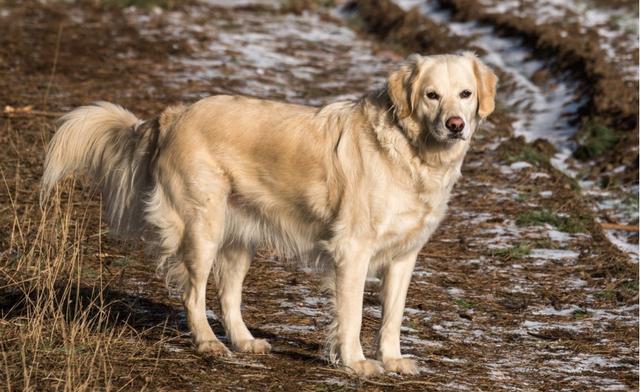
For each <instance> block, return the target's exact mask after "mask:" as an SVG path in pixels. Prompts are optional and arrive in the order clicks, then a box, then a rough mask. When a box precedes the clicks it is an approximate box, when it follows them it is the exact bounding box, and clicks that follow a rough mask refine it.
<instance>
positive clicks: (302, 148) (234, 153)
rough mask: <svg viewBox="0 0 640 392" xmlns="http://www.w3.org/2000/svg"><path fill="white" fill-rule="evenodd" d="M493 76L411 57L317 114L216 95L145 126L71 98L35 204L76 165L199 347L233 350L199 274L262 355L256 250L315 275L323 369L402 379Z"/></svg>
mask: <svg viewBox="0 0 640 392" xmlns="http://www.w3.org/2000/svg"><path fill="white" fill-rule="evenodd" d="M496 82H497V78H496V76H495V74H494V73H493V72H492V71H491V70H490V69H489V68H488V67H487V66H486V65H484V64H483V63H482V62H481V61H480V60H479V59H478V58H476V56H475V55H473V54H471V53H463V54H462V55H437V56H420V55H411V56H410V57H409V58H408V59H407V60H406V62H405V63H404V64H402V65H401V66H399V67H398V68H397V69H395V70H394V71H393V72H391V74H390V76H389V78H388V81H387V83H386V85H385V86H384V87H383V88H381V89H380V90H378V91H375V92H373V93H370V94H368V95H365V96H363V97H362V98H360V99H357V100H353V101H345V102H337V103H333V104H330V105H327V106H325V107H322V108H311V107H306V106H299V105H292V104H286V103H279V102H272V101H267V100H261V99H254V98H246V97H240V96H223V95H221V96H213V97H209V98H205V99H202V100H200V101H198V102H196V103H194V104H193V105H191V106H177V107H171V108H168V109H167V110H165V111H164V112H163V113H162V114H161V115H160V116H159V117H157V118H155V119H153V120H150V121H146V122H143V121H141V120H139V119H137V118H136V117H135V116H134V115H133V114H131V113H130V112H128V111H126V110H125V109H123V108H121V107H119V106H116V105H113V104H110V103H104V102H103V103H97V104H94V105H91V106H84V107H80V108H77V109H75V110H73V111H71V112H70V113H68V114H67V115H65V116H64V117H62V119H61V126H60V127H59V129H58V131H57V132H56V134H55V136H54V137H53V139H52V140H51V143H50V145H49V148H48V153H47V157H46V161H45V164H44V175H43V179H42V185H43V189H42V197H43V199H46V197H47V195H48V194H49V193H50V191H51V190H52V188H53V187H54V186H55V184H56V183H57V182H58V181H60V180H61V179H62V178H63V177H64V176H65V175H67V174H69V173H71V172H74V171H78V170H84V171H85V172H87V173H88V174H89V175H91V176H92V178H94V179H95V180H96V181H95V182H96V183H98V184H100V186H101V189H102V194H103V200H104V201H105V204H106V208H107V212H108V216H109V220H110V224H111V225H112V227H113V228H114V231H116V232H119V233H139V232H141V231H143V230H144V231H145V232H153V233H155V235H156V238H157V241H158V243H159V249H161V251H160V263H159V269H160V270H161V271H164V272H165V273H166V277H167V280H168V281H169V282H173V283H175V284H176V285H177V286H178V287H179V288H180V289H181V290H182V299H183V302H184V306H185V308H186V313H187V319H188V324H189V328H190V330H191V333H192V337H193V341H194V344H195V346H196V348H197V350H198V351H199V352H208V353H212V354H214V355H227V354H229V350H228V349H227V347H225V346H224V345H223V344H222V343H221V342H220V341H219V340H218V339H217V338H216V336H215V335H214V333H213V331H212V329H211V327H210V325H209V323H208V322H207V317H206V315H205V310H206V305H205V292H206V287H207V280H208V277H209V274H210V273H211V272H213V279H214V281H215V287H216V289H217V293H218V298H219V301H220V309H221V313H222V318H221V319H222V322H223V324H224V327H225V330H226V332H227V336H228V338H229V340H230V342H231V346H232V348H233V349H234V350H237V351H241V352H250V353H267V352H269V350H270V345H269V343H267V341H265V340H263V339H255V338H254V337H253V336H252V334H251V332H250V331H249V329H247V327H246V325H245V323H244V321H243V320H242V315H241V313H240V303H241V293H242V284H243V280H244V278H245V275H246V274H247V270H248V268H249V264H250V262H251V259H252V256H253V254H254V250H255V247H256V246H257V245H260V244H266V245H268V246H272V247H274V248H276V249H277V250H278V251H280V252H283V253H286V254H292V255H295V256H296V257H297V258H298V259H300V260H311V261H314V262H315V263H317V265H318V266H320V269H321V270H323V271H324V272H325V275H326V277H327V281H328V282H329V286H328V287H329V288H330V290H331V291H330V292H331V300H332V302H331V303H332V305H333V306H332V312H333V316H334V322H333V323H332V325H331V327H330V331H329V336H328V345H327V347H328V352H329V358H330V360H331V361H332V362H334V363H341V364H342V365H343V366H345V367H348V368H349V369H351V370H352V371H354V372H355V373H357V374H358V375H361V376H369V375H373V374H377V373H380V372H383V371H385V370H386V371H390V372H399V373H403V374H414V373H416V372H417V366H416V363H415V361H413V360H411V359H409V358H403V357H402V354H401V352H400V325H401V323H402V316H403V311H404V304H405V298H406V294H407V289H408V286H409V282H410V279H411V275H412V271H413V268H414V264H415V261H416V257H417V254H418V252H419V251H420V249H421V248H422V247H423V246H424V245H425V243H426V242H427V240H428V239H429V237H430V236H431V234H432V233H433V231H434V230H435V229H436V227H437V226H438V224H439V223H440V221H441V220H442V219H443V217H444V215H445V210H446V207H447V203H448V200H449V196H450V193H451V188H452V187H453V185H454V183H455V182H456V180H457V179H458V177H459V176H460V167H461V165H462V161H463V159H464V156H465V153H466V151H467V149H468V148H469V142H470V140H471V136H472V135H473V133H474V131H475V130H476V128H477V126H478V124H479V122H480V121H481V120H483V119H484V118H486V117H487V116H488V115H489V114H490V113H491V112H492V111H493V109H494V98H495V94H496ZM367 273H375V274H378V276H380V277H381V278H382V283H381V302H382V325H381V327H380V331H379V335H378V343H377V360H372V359H366V358H365V356H364V353H363V350H362V346H361V344H360V327H361V323H362V301H363V291H364V287H365V280H366V277H367ZM264 279H268V277H264Z"/></svg>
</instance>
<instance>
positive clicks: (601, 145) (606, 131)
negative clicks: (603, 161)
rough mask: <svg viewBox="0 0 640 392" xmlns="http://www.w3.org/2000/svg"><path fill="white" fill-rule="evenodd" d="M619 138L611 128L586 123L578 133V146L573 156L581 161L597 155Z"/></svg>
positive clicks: (608, 148)
mask: <svg viewBox="0 0 640 392" xmlns="http://www.w3.org/2000/svg"><path fill="white" fill-rule="evenodd" d="M619 140H620V138H619V137H618V136H617V135H616V133H615V131H614V130H612V129H611V128H608V127H605V126H604V125H600V124H588V125H586V126H585V127H584V128H583V129H582V130H581V131H580V133H579V135H578V143H579V144H580V146H579V147H578V148H577V149H576V151H575V152H574V153H573V156H574V157H575V158H576V159H580V160H583V161H584V160H587V159H591V158H595V157H598V156H600V155H602V154H604V153H605V152H606V151H608V150H610V149H611V148H612V147H613V146H615V145H616V144H617V143H618V141H619Z"/></svg>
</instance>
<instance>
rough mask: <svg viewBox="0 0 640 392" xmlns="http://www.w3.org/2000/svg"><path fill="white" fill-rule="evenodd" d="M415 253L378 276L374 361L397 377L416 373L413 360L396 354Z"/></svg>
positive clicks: (395, 261) (399, 260)
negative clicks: (379, 307)
mask: <svg viewBox="0 0 640 392" xmlns="http://www.w3.org/2000/svg"><path fill="white" fill-rule="evenodd" d="M417 256H418V251H416V252H411V253H408V254H406V255H404V256H402V257H398V258H396V259H394V260H392V261H391V262H389V264H387V265H386V267H385V269H384V271H383V277H382V291H381V292H380V299H381V301H382V326H381V327H380V332H379V334H378V353H377V358H378V360H380V361H382V363H383V364H384V369H385V370H387V371H391V372H398V373H401V374H417V373H418V368H417V366H416V363H415V361H414V360H412V359H409V358H402V354H401V353H400V326H401V325H402V315H403V313H404V304H405V299H406V297H407V290H408V289H409V283H410V282H411V275H412V273H413V267H414V266H415V263H416V257H417Z"/></svg>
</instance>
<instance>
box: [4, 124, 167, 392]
mask: <svg viewBox="0 0 640 392" xmlns="http://www.w3.org/2000/svg"><path fill="white" fill-rule="evenodd" d="M8 128H10V126H7V129H5V130H7V131H9V132H13V129H8ZM19 167H20V164H19V163H18V165H17V167H16V168H12V170H11V171H12V172H14V173H12V175H13V178H11V179H9V178H7V176H6V175H5V173H6V170H5V169H4V168H3V167H0V181H2V182H1V183H0V184H1V185H2V190H1V192H0V198H1V199H3V200H8V204H7V205H8V207H6V208H5V211H4V213H3V214H5V216H4V217H3V224H4V225H3V226H5V227H7V225H6V223H8V222H9V221H12V222H10V223H9V225H8V226H9V227H10V230H8V232H5V233H3V235H2V237H3V238H2V239H1V240H2V242H3V243H4V244H3V245H5V246H3V251H2V253H0V336H1V337H2V339H0V353H1V355H0V385H4V386H5V388H6V390H7V391H19V390H26V391H30V390H63V391H82V390H96V389H100V390H118V389H122V388H123V387H127V386H128V387H132V386H135V389H140V388H144V387H145V385H147V384H148V383H149V382H150V381H152V379H153V374H154V367H153V366H152V365H153V364H152V365H151V366H150V365H148V364H147V365H146V368H145V369H142V370H141V369H138V368H135V367H124V368H125V369H128V371H129V374H122V372H123V370H122V369H123V367H122V366H118V367H116V366H114V364H115V362H122V360H123V358H126V357H127V354H128V355H130V356H138V357H151V358H158V354H159V350H160V347H161V345H162V339H160V341H158V342H157V343H156V344H155V345H152V346H150V345H149V344H143V342H142V335H143V333H141V332H140V331H139V330H138V331H136V330H135V329H134V328H131V327H130V326H129V325H128V324H127V322H126V320H118V315H113V314H112V312H111V310H110V308H111V305H112V304H113V301H111V300H110V299H109V296H108V295H107V292H108V290H109V285H110V283H111V282H110V281H108V280H107V279H108V278H107V274H105V273H103V268H102V267H103V266H102V263H101V262H100V261H101V258H100V257H98V263H99V267H92V273H91V274H87V273H86V270H87V269H88V267H86V266H85V262H86V261H87V259H88V258H90V257H93V254H92V253H91V252H89V247H90V246H96V245H97V246H98V248H100V247H101V244H102V231H101V229H100V226H101V225H100V224H98V225H95V224H92V223H91V222H90V221H91V219H89V217H90V216H91V214H88V207H84V208H78V207H77V206H76V203H74V200H75V199H77V196H78V195H77V194H76V193H77V191H75V190H74V189H75V187H74V185H75V182H74V181H69V182H68V183H67V184H65V186H64V187H62V188H61V189H60V190H58V191H57V192H56V194H55V195H53V196H52V197H51V198H50V200H49V201H48V202H47V203H46V205H44V206H42V207H39V205H38V203H37V201H36V200H35V196H34V195H31V194H30V193H28V192H23V190H22V189H21V187H22V186H23V182H25V181H26V180H25V179H23V178H22V177H21V174H20V170H19ZM31 193H33V192H31ZM25 195H26V196H25ZM93 220H95V217H94V218H93ZM100 220H101V218H100ZM88 239H91V240H90V241H88ZM98 254H100V253H98ZM95 263H96V261H95V260H94V259H92V260H91V264H92V265H94V264H95ZM88 277H89V278H88ZM156 365H157V361H156Z"/></svg>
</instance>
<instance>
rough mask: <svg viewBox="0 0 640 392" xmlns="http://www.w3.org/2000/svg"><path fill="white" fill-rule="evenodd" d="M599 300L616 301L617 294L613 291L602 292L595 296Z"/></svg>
mask: <svg viewBox="0 0 640 392" xmlns="http://www.w3.org/2000/svg"><path fill="white" fill-rule="evenodd" d="M594 295H595V296H596V297H597V298H601V299H606V300H609V301H613V300H615V299H616V293H615V292H614V291H611V290H602V291H599V292H597V293H595V294H594Z"/></svg>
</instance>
